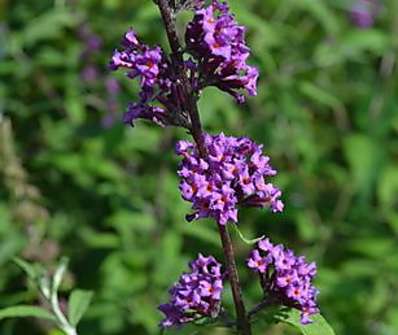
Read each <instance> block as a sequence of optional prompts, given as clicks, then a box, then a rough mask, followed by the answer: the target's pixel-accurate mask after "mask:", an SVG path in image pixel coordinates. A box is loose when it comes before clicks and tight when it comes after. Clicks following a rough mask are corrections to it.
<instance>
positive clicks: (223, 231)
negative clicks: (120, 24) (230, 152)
mask: <svg viewBox="0 0 398 335" xmlns="http://www.w3.org/2000/svg"><path fill="white" fill-rule="evenodd" d="M157 5H158V7H159V9H160V13H161V16H162V20H163V23H164V26H165V29H166V33H167V37H168V40H169V44H170V48H171V50H172V54H171V57H172V62H173V65H174V71H175V75H176V77H177V78H179V83H180V85H179V89H181V90H182V93H183V94H182V97H183V100H184V101H182V102H181V103H182V106H183V108H184V109H185V110H186V111H187V112H188V115H189V117H190V120H191V129H190V132H191V134H192V137H193V139H194V140H195V142H196V145H197V147H198V151H199V153H200V155H201V156H202V157H204V158H205V157H206V149H205V146H204V142H203V131H202V125H201V121H200V116H199V111H198V107H197V103H196V97H195V96H194V94H193V91H192V87H191V84H190V82H189V80H188V77H187V75H186V71H185V66H184V62H183V57H182V52H181V50H182V48H181V44H180V42H179V40H178V36H177V32H176V28H175V20H174V17H173V11H172V9H171V8H170V6H169V3H168V1H167V0H158V1H157ZM218 228H219V234H220V238H221V242H222V246H223V251H224V257H225V262H226V265H227V272H228V279H229V282H230V284H231V290H232V295H233V299H234V304H235V311H236V316H237V329H238V331H239V332H240V334H242V335H251V326H250V322H249V318H248V315H247V313H246V308H245V304H244V301H243V298H242V289H241V286H240V282H239V275H238V270H237V267H236V263H235V255H234V250H233V245H232V241H231V237H230V235H229V232H228V230H227V227H226V226H223V225H220V224H218Z"/></svg>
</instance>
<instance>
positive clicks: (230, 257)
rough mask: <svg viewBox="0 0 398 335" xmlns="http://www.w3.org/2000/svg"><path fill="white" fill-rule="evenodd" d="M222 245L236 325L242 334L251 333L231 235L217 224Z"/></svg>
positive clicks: (247, 334)
mask: <svg viewBox="0 0 398 335" xmlns="http://www.w3.org/2000/svg"><path fill="white" fill-rule="evenodd" d="M218 230H219V232H220V237H221V241H222V246H223V249H224V257H225V261H226V263H227V272H228V279H229V282H230V284H231V290H232V296H233V298H234V304H235V310H236V316H237V321H238V322H237V327H238V330H239V331H240V332H241V333H242V335H251V327H250V321H249V318H248V316H247V314H246V309H245V304H244V303H243V299H242V290H241V287H240V282H239V275H238V269H237V268H236V264H235V254H234V249H233V246H232V241H231V237H230V235H229V232H228V229H227V227H226V226H223V225H220V224H219V225H218Z"/></svg>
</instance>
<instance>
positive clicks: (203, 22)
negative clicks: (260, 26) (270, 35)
mask: <svg viewBox="0 0 398 335" xmlns="http://www.w3.org/2000/svg"><path fill="white" fill-rule="evenodd" d="M185 40H186V44H187V47H188V50H189V52H190V53H192V54H193V55H194V58H195V59H196V60H197V62H198V64H199V69H200V71H199V73H200V76H201V86H208V85H214V86H217V87H218V88H220V89H221V90H223V91H225V92H228V93H230V94H232V95H233V96H234V97H235V98H236V100H237V101H238V102H244V100H245V96H244V95H243V94H242V92H241V91H242V90H246V91H247V93H248V94H249V95H256V94H257V88H256V85H257V79H258V75H259V74H258V71H257V69H256V68H254V67H252V66H249V65H248V64H247V63H246V60H247V58H248V57H249V55H250V49H249V48H248V47H247V45H246V42H245V27H243V26H239V25H238V24H237V22H236V20H235V18H234V16H233V15H232V14H231V13H230V11H229V8H228V5H227V4H226V3H224V2H220V1H218V0H213V1H212V4H211V5H210V6H208V7H206V8H203V9H200V10H198V11H196V13H195V16H194V18H193V20H192V22H190V23H189V25H188V28H187V31H186V35H185Z"/></svg>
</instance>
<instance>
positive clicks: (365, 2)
mask: <svg viewBox="0 0 398 335" xmlns="http://www.w3.org/2000/svg"><path fill="white" fill-rule="evenodd" d="M379 10H380V3H379V1H378V0H357V1H356V2H355V4H354V5H353V6H352V8H351V10H350V16H351V21H352V22H353V23H354V24H355V25H356V26H357V27H359V28H369V27H371V26H373V24H374V21H375V18H376V16H377V15H378V12H379Z"/></svg>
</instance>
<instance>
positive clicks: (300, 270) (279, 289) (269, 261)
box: [247, 238, 319, 324]
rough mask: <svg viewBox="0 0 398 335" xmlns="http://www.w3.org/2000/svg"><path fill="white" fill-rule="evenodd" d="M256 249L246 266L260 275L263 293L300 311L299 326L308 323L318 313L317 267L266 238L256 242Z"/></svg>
mask: <svg viewBox="0 0 398 335" xmlns="http://www.w3.org/2000/svg"><path fill="white" fill-rule="evenodd" d="M257 247H258V248H256V249H254V250H252V252H251V254H250V257H249V259H248V260H247V266H248V267H249V268H251V269H252V270H253V271H255V272H257V273H259V274H260V278H261V284H262V287H263V290H264V293H265V294H267V295H268V296H269V297H270V298H271V299H272V300H273V301H275V302H277V303H281V304H284V305H286V306H289V307H294V308H297V309H299V310H300V311H301V323H302V324H308V323H311V322H312V321H311V319H310V318H309V317H310V316H311V315H313V314H316V313H318V312H319V310H318V306H317V303H316V297H317V295H318V290H317V289H316V288H315V287H314V286H313V285H312V280H313V278H314V277H315V275H316V264H315V263H314V262H312V263H308V262H307V261H306V259H305V257H304V256H299V257H297V256H295V255H294V253H293V251H292V250H289V249H286V248H284V246H283V245H282V244H278V245H273V244H272V243H271V242H270V241H269V239H268V238H267V239H262V240H261V241H259V242H258V245H257Z"/></svg>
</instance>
